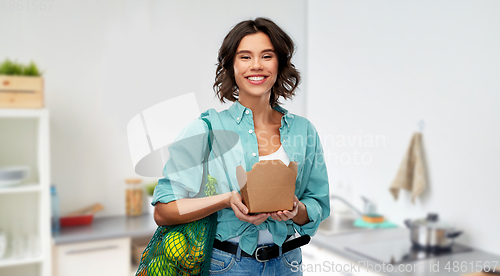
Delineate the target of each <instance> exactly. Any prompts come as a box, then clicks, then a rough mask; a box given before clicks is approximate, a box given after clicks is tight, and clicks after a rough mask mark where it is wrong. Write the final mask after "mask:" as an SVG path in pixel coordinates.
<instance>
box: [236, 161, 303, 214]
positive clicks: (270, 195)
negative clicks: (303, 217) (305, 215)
mask: <svg viewBox="0 0 500 276" xmlns="http://www.w3.org/2000/svg"><path fill="white" fill-rule="evenodd" d="M236 177H237V179H238V184H239V185H240V188H241V190H240V193H241V197H242V199H243V203H244V204H245V205H246V206H247V207H248V212H249V213H264V212H275V211H281V210H292V209H293V199H294V194H295V179H296V177H297V162H290V164H289V165H288V167H287V166H286V165H285V164H284V163H283V162H281V160H262V161H260V162H258V163H255V164H254V165H253V167H252V170H251V171H249V172H245V169H244V168H243V167H242V166H238V167H236Z"/></svg>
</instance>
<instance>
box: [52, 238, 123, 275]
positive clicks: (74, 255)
mask: <svg viewBox="0 0 500 276" xmlns="http://www.w3.org/2000/svg"><path fill="white" fill-rule="evenodd" d="M88 275H92V276H109V275H113V276H130V238H129V237H125V238H118V239H106V240H99V241H89V242H79V243H70V244H62V245H58V246H56V247H55V248H54V276H88Z"/></svg>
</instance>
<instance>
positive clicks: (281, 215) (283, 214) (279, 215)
mask: <svg viewBox="0 0 500 276" xmlns="http://www.w3.org/2000/svg"><path fill="white" fill-rule="evenodd" d="M299 204H301V202H300V201H299V199H298V198H297V196H294V199H293V209H292V210H291V211H289V210H283V211H277V212H272V213H271V218H273V219H274V220H277V221H286V220H289V219H293V218H294V217H295V216H296V215H297V213H298V212H299Z"/></svg>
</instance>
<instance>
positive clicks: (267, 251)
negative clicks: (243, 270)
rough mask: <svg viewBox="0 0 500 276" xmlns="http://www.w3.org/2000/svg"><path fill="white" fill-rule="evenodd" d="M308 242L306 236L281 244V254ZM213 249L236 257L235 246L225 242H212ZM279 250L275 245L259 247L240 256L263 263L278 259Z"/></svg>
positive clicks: (236, 246)
mask: <svg viewBox="0 0 500 276" xmlns="http://www.w3.org/2000/svg"><path fill="white" fill-rule="evenodd" d="M310 240H311V237H309V236H308V235H304V236H300V237H298V238H295V239H293V240H290V241H287V242H285V243H283V246H281V253H286V252H288V251H291V250H294V249H295V248H298V247H301V246H303V245H306V244H308V243H309V241H310ZM214 248H217V249H219V250H222V251H224V252H227V253H231V254H233V255H236V253H237V252H238V245H237V244H234V243H230V242H225V241H224V242H221V241H219V240H218V239H215V241H214ZM279 248H280V247H279V246H278V245H277V244H275V245H272V246H260V247H257V249H255V252H254V253H253V254H252V255H250V254H247V253H246V252H245V251H241V256H242V257H247V258H254V259H256V260H257V261H258V262H265V261H268V260H270V259H273V258H276V257H278V256H279V255H280V251H279V250H280V249H279Z"/></svg>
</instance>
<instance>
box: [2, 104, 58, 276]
mask: <svg viewBox="0 0 500 276" xmlns="http://www.w3.org/2000/svg"><path fill="white" fill-rule="evenodd" d="M49 147H50V143H49V112H48V110H47V109H5V108H2V109H0V167H4V166H5V167H6V166H19V165H23V166H29V168H30V176H29V177H28V179H26V180H25V181H23V182H22V183H21V184H19V185H16V186H7V187H6V186H3V187H0V228H1V229H2V230H3V231H4V232H6V234H7V251H6V255H5V256H3V258H1V259H0V275H16V276H25V275H26V276H28V275H29V276H34V275H41V276H50V275H51V274H52V273H51V254H50V253H51V252H50V250H51V233H50V194H49V193H50V191H49V187H50V164H49V160H50V157H49Z"/></svg>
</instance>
